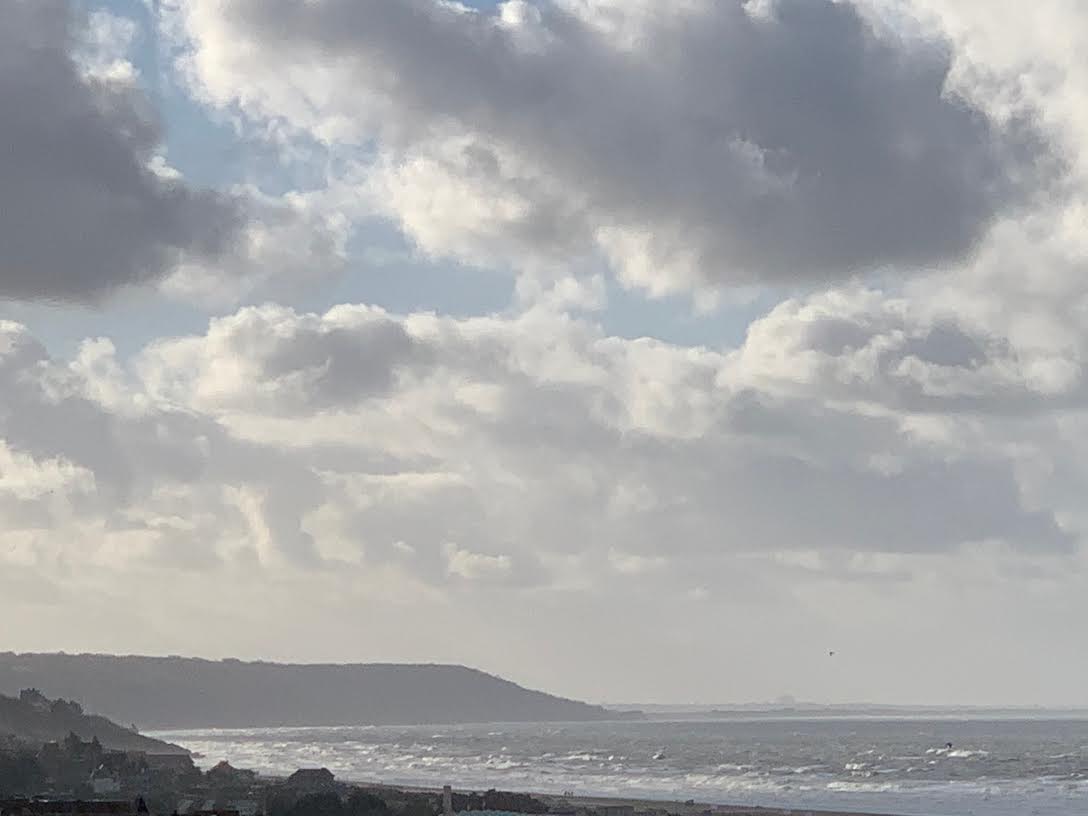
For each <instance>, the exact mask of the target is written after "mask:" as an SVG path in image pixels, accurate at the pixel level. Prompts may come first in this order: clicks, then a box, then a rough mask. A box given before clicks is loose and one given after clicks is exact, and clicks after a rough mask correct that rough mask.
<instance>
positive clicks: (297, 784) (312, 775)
mask: <svg viewBox="0 0 1088 816" xmlns="http://www.w3.org/2000/svg"><path fill="white" fill-rule="evenodd" d="M287 784H288V785H289V786H291V787H292V788H296V789H299V790H305V791H323V790H329V789H331V788H333V787H335V786H336V777H335V776H334V775H333V772H332V771H330V770H329V769H328V768H300V769H299V770H297V771H295V772H294V773H293V774H291V775H290V776H289V777H287Z"/></svg>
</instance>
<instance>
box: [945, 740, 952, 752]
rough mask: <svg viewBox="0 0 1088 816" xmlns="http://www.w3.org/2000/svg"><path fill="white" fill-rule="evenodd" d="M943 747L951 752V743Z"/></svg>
mask: <svg viewBox="0 0 1088 816" xmlns="http://www.w3.org/2000/svg"><path fill="white" fill-rule="evenodd" d="M944 747H945V748H947V749H948V750H949V751H951V750H952V743H951V742H946V743H945V744H944Z"/></svg>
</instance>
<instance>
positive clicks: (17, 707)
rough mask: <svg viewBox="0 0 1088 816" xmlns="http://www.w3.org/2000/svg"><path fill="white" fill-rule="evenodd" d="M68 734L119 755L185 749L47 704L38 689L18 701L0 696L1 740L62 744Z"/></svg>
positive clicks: (75, 707) (74, 706)
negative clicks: (126, 752) (121, 753)
mask: <svg viewBox="0 0 1088 816" xmlns="http://www.w3.org/2000/svg"><path fill="white" fill-rule="evenodd" d="M69 734H75V735H76V736H78V737H81V738H83V739H85V740H97V741H98V742H99V743H101V744H102V745H103V746H105V747H106V748H110V749H114V750H118V751H144V752H147V753H155V754H181V753H185V749H183V748H179V747H178V746H176V745H171V744H170V743H167V742H162V741H160V740H156V739H151V738H150V737H145V736H143V735H141V734H138V733H136V731H135V729H132V728H124V727H122V726H120V725H117V723H114V722H111V721H110V720H107V719H106V718H105V717H99V716H95V715H93V714H87V713H85V712H84V711H83V707H82V706H80V704H79V703H76V702H73V701H70V700H59V699H58V700H50V699H48V698H46V697H45V696H44V695H43V694H41V692H39V691H38V690H37V689H23V690H22V691H21V692H20V693H19V696H18V697H5V696H2V695H0V738H3V739H9V740H10V739H15V740H18V741H21V742H26V743H30V744H42V743H46V742H52V741H56V740H62V739H64V738H65V737H66V736H68V735H69Z"/></svg>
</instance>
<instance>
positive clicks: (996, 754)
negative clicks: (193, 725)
mask: <svg viewBox="0 0 1088 816" xmlns="http://www.w3.org/2000/svg"><path fill="white" fill-rule="evenodd" d="M154 736H156V737H159V738H161V739H167V740H170V741H171V742H175V743H178V744H180V745H183V746H185V747H187V748H189V749H190V750H192V751H194V752H197V753H198V754H199V755H200V757H199V759H198V764H202V765H204V766H210V765H213V764H215V763H216V762H219V761H220V760H224V759H225V760H227V761H229V762H230V763H231V764H232V765H234V766H236V767H242V768H252V769H254V770H257V771H259V772H261V773H263V774H268V775H286V774H289V773H291V772H293V771H294V770H296V769H297V768H300V767H321V766H323V767H326V768H328V769H329V770H331V771H333V772H334V773H335V774H336V775H337V777H338V778H339V779H341V780H344V781H354V782H360V783H367V782H369V783H384V784H394V785H419V786H436V787H437V786H441V785H443V784H452V785H453V786H454V787H455V788H460V789H467V790H486V789H488V788H498V789H505V790H515V791H537V792H550V793H557V794H559V793H563V792H567V791H570V792H573V793H574V794H576V795H579V796H589V795H603V796H618V797H630V798H645V799H661V800H679V801H683V800H687V799H695V800H697V801H700V802H707V803H714V804H742V805H762V806H767V807H782V808H797V809H827V810H841V811H859V812H871V813H888V814H898V815H899V816H1059V815H1060V816H1069V814H1088V720H1069V719H1017V718H1004V719H973V718H955V717H942V718H940V719H914V718H895V719H876V718H856V719H855V718H820V717H813V718H805V717H779V716H772V717H766V718H763V717H751V716H745V717H736V718H730V717H724V718H714V719H698V720H693V719H661V718H651V719H647V720H641V721H624V722H588V723H521V724H501V725H498V724H486V725H456V726H448V725H444V726H411V727H389V726H374V727H358V726H345V727H337V728H328V727H322V728H306V727H294V728H247V729H199V730H171V731H159V732H155V733H154ZM949 743H951V745H952V747H951V748H949V747H948V744H949Z"/></svg>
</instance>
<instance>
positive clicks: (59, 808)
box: [0, 799, 148, 816]
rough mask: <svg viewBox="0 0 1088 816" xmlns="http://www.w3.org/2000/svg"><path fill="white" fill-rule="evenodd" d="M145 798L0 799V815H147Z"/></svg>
mask: <svg viewBox="0 0 1088 816" xmlns="http://www.w3.org/2000/svg"><path fill="white" fill-rule="evenodd" d="M147 813H148V811H147V805H146V804H145V803H144V800H143V799H137V800H135V801H127V802H84V801H82V800H59V801H52V802H50V801H43V800H37V799H35V800H26V799H15V800H8V801H0V816H147Z"/></svg>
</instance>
